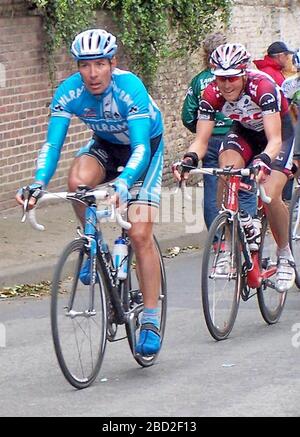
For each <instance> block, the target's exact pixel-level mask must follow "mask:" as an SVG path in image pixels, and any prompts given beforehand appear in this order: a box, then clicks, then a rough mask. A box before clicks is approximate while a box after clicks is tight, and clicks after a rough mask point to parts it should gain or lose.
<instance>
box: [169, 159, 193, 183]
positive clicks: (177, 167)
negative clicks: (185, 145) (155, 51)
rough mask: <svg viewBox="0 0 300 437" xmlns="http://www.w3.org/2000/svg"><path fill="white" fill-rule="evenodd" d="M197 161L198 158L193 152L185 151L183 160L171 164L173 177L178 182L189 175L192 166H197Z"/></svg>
mask: <svg viewBox="0 0 300 437" xmlns="http://www.w3.org/2000/svg"><path fill="white" fill-rule="evenodd" d="M198 163H199V158H198V155H197V153H195V152H187V153H186V154H185V155H184V157H183V160H182V161H180V162H175V163H173V164H172V173H173V175H174V177H175V179H176V180H177V181H179V182H181V181H182V180H186V179H188V177H189V172H190V171H191V170H192V169H193V168H197V167H198Z"/></svg>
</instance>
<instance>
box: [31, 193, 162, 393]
mask: <svg viewBox="0 0 300 437" xmlns="http://www.w3.org/2000/svg"><path fill="white" fill-rule="evenodd" d="M108 198H109V189H108V188H105V189H95V190H90V189H88V187H85V186H81V187H79V188H78V191H77V192H75V193H67V192H59V193H47V192H44V193H43V195H42V197H41V198H40V199H39V202H38V204H39V205H41V204H42V203H46V202H49V201H50V200H53V199H54V200H57V199H65V200H67V201H71V202H79V203H81V204H83V205H85V206H86V208H85V227H84V230H83V231H82V230H81V229H80V228H77V233H78V237H77V238H75V239H74V240H73V241H71V242H70V243H69V244H68V245H67V246H66V247H65V249H64V250H63V252H62V254H61V256H60V258H59V261H58V263H57V265H56V268H55V272H54V276H53V280H52V286H51V329H52V337H53V342H54V348H55V352H56V356H57V359H58V363H59V366H60V368H61V370H62V372H63V374H64V376H65V378H66V379H67V380H68V381H69V383H70V384H72V385H73V386H74V387H76V388H78V389H82V388H86V387H88V386H89V385H90V384H91V383H92V382H93V381H94V380H95V378H96V377H97V375H98V373H99V371H100V368H101V364H102V361H103V358H104V353H105V348H106V344H107V341H109V342H114V341H118V340H121V339H124V338H127V340H128V342H129V346H130V349H131V352H132V355H133V357H134V359H135V360H136V362H137V363H138V364H139V365H141V366H143V367H148V366H151V365H152V364H153V363H154V362H155V360H156V359H157V356H158V353H157V354H155V355H151V356H142V355H139V354H137V353H136V352H135V347H136V341H137V335H138V331H139V328H140V326H141V321H140V319H141V314H142V311H143V296H142V293H141V291H140V288H139V278H138V276H139V274H138V265H137V263H136V257H135V253H134V250H133V248H132V246H131V244H130V240H129V238H128V235H127V231H128V230H129V229H130V227H131V224H130V223H129V222H126V220H124V219H123V217H122V215H121V214H120V213H119V211H118V210H116V209H115V208H114V206H113V205H111V206H110V207H106V208H105V209H99V208H98V206H97V203H96V202H97V201H102V206H103V201H105V200H106V199H108ZM100 205H101V203H100ZM114 216H115V218H116V222H117V223H118V225H119V226H120V227H121V228H122V238H124V239H125V241H126V244H127V245H128V256H127V257H125V258H124V260H123V262H125V263H127V271H128V273H127V278H126V279H123V280H121V279H118V271H119V269H120V268H121V267H122V265H120V266H119V268H118V269H117V268H115V266H114V263H113V257H112V253H111V250H110V248H109V245H108V244H107V242H106V240H105V238H104V235H103V232H102V230H101V221H102V220H108V219H111V220H113V219H114ZM28 219H29V221H30V223H31V225H32V226H33V227H34V228H35V229H37V230H43V229H44V226H43V225H41V224H39V223H38V222H37V220H36V217H35V209H33V210H30V211H29V212H28ZM155 246H156V249H157V253H158V256H159V262H160V273H161V280H160V290H159V313H160V314H159V318H160V336H161V342H162V341H163V338H164V332H165V324H166V311H167V286H166V275H165V268H164V262H163V258H162V254H161V251H160V248H159V245H158V242H157V240H156V239H155ZM88 257H89V258H90V260H91V262H90V266H91V267H90V278H91V279H90V283H89V284H88V285H84V284H83V283H82V281H81V280H80V277H79V274H80V271H81V268H82V266H84V265H85V262H86V260H87V258H88ZM121 325H124V326H125V334H123V336H122V335H121V336H120V335H117V333H118V331H119V330H118V328H119V327H120V326H121Z"/></svg>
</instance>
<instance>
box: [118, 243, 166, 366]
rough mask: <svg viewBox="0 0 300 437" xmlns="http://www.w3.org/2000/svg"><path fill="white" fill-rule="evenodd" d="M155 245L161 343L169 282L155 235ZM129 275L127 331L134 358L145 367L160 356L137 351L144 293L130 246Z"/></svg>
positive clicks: (124, 288)
mask: <svg viewBox="0 0 300 437" xmlns="http://www.w3.org/2000/svg"><path fill="white" fill-rule="evenodd" d="M154 242H155V247H156V249H157V253H158V256H159V263H160V274H161V279H160V290H159V300H158V310H159V319H160V328H159V331H160V338H161V345H162V343H163V339H164V333H165V326H166V317H167V282H166V273H165V267H164V261H163V257H162V254H161V251H160V248H159V244H158V242H157V240H156V238H155V237H154ZM128 257H129V258H128V276H127V279H126V281H124V284H123V285H124V286H123V292H124V296H123V299H124V308H125V311H126V312H128V311H129V312H130V316H129V318H128V320H127V322H126V332H127V338H128V343H129V346H130V349H131V352H132V355H133V357H134V359H135V360H136V361H137V363H138V364H140V365H141V366H143V367H148V366H151V365H152V364H153V363H154V362H155V360H156V359H157V357H158V354H159V353H157V354H154V355H149V356H142V355H139V354H136V353H135V347H136V342H137V337H138V335H139V328H140V326H141V317H142V312H143V308H144V305H143V295H142V292H141V290H140V286H139V280H138V268H137V263H136V256H135V253H134V251H133V249H132V247H131V246H130V247H129V255H128Z"/></svg>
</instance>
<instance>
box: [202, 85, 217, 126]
mask: <svg viewBox="0 0 300 437" xmlns="http://www.w3.org/2000/svg"><path fill="white" fill-rule="evenodd" d="M221 100H222V99H221V94H220V92H219V91H218V87H217V85H216V84H215V82H212V83H210V84H209V85H208V86H207V87H206V88H205V90H204V92H203V95H202V98H201V100H200V103H199V115H198V120H208V121H214V120H215V119H216V112H217V111H219V110H220V109H221V106H222V105H221Z"/></svg>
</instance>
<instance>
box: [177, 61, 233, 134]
mask: <svg viewBox="0 0 300 437" xmlns="http://www.w3.org/2000/svg"><path fill="white" fill-rule="evenodd" d="M214 78H215V76H214V75H213V74H212V73H211V71H210V70H209V69H206V70H203V71H201V73H199V74H197V76H195V77H194V78H193V79H192V81H191V83H190V85H189V88H188V90H187V93H186V96H185V99H184V103H183V107H182V112H181V120H182V123H183V124H184V126H185V127H186V128H188V129H189V130H190V131H191V132H193V133H195V132H196V124H197V120H198V108H199V101H200V99H201V96H202V93H203V91H204V89H205V88H206V87H207V85H208V84H209V83H210V82H212V81H213V80H214ZM231 124H232V121H231V120H230V118H227V117H225V116H224V115H223V114H222V113H221V112H217V114H216V124H215V127H214V130H213V135H225V134H226V133H227V132H228V130H229V128H230V126H231Z"/></svg>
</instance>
